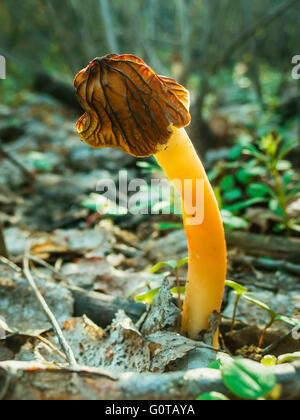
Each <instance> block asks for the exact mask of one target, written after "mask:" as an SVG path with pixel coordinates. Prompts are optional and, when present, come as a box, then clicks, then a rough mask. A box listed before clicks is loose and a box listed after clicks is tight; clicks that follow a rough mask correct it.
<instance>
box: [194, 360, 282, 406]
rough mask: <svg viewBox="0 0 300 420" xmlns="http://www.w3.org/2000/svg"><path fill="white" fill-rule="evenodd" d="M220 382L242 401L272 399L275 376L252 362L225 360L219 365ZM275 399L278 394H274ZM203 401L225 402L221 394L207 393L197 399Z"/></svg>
mask: <svg viewBox="0 0 300 420" xmlns="http://www.w3.org/2000/svg"><path fill="white" fill-rule="evenodd" d="M220 373H221V376H222V381H223V383H224V385H225V386H226V388H227V389H228V390H229V391H230V393H232V394H234V395H235V396H236V397H238V398H240V399H243V400H260V399H268V398H271V399H274V390H275V389H277V388H276V386H277V379H276V376H275V375H274V374H273V373H272V372H271V371H270V370H269V369H268V368H266V367H265V366H263V365H262V364H260V363H256V362H253V361H252V360H247V359H241V358H235V359H231V358H226V359H224V360H222V362H221V363H220ZM276 397H277V399H279V398H280V394H278V392H277V394H276ZM197 400H200V401H203V400H207V401H214V400H219V401H221V400H222V401H225V400H228V398H227V397H226V396H225V395H223V394H218V393H214V392H212V393H209V394H203V395H201V396H199V397H198V398H197Z"/></svg>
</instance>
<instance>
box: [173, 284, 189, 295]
mask: <svg viewBox="0 0 300 420" xmlns="http://www.w3.org/2000/svg"><path fill="white" fill-rule="evenodd" d="M179 289H180V294H181V295H184V294H185V291H186V288H185V286H182V287H179ZM171 293H173V294H174V295H177V294H178V289H177V287H173V288H172V289H171Z"/></svg>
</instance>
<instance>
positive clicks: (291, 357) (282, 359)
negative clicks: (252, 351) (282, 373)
mask: <svg viewBox="0 0 300 420" xmlns="http://www.w3.org/2000/svg"><path fill="white" fill-rule="evenodd" d="M295 360H300V352H296V353H288V354H283V355H281V356H279V357H278V364H279V365H282V364H284V363H288V362H294V361H295Z"/></svg>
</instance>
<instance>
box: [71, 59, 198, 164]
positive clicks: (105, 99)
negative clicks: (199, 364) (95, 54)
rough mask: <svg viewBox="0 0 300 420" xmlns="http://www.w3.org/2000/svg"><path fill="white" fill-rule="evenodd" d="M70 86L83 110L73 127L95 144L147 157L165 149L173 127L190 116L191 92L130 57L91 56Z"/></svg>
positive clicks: (82, 136) (181, 125)
mask: <svg viewBox="0 0 300 420" xmlns="http://www.w3.org/2000/svg"><path fill="white" fill-rule="evenodd" d="M74 87H75V89H76V91H77V97H78V100H79V102H80V104H81V106H82V108H83V109H84V110H85V114H84V115H83V116H82V117H81V118H79V120H78V122H77V125H76V128H77V131H78V133H79V135H80V138H81V139H82V140H83V141H85V142H86V143H87V144H88V145H90V146H91V147H94V148H102V147H114V148H119V149H121V150H122V151H124V152H126V153H129V154H130V155H133V156H136V157H147V156H151V155H153V154H155V153H157V152H159V151H161V150H162V149H164V148H165V147H166V145H167V143H168V141H169V139H170V137H171V136H172V133H173V129H172V127H173V126H174V127H176V128H181V127H185V126H187V125H188V124H189V123H190V120H191V117H190V114H189V105H190V96H189V92H188V91H187V90H186V89H185V88H184V87H182V86H181V85H179V84H178V83H177V82H176V81H175V80H173V79H170V78H168V77H164V76H158V75H157V74H155V72H154V71H153V70H152V69H151V68H150V67H149V66H147V64H145V63H144V61H142V60H141V59H140V58H137V57H135V56H133V55H117V54H110V55H107V56H105V57H100V58H95V59H94V60H93V61H92V62H91V63H90V64H89V65H88V66H87V67H86V68H84V69H83V70H81V71H80V72H79V73H78V74H77V76H76V77H75V79H74Z"/></svg>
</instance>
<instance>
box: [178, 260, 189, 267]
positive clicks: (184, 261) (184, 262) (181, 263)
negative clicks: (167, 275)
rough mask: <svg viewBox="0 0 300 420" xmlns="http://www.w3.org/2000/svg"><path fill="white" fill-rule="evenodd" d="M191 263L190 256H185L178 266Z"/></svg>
mask: <svg viewBox="0 0 300 420" xmlns="http://www.w3.org/2000/svg"><path fill="white" fill-rule="evenodd" d="M188 263H189V257H186V258H183V259H182V260H180V261H178V263H177V265H176V268H180V267H182V266H184V265H186V264H188Z"/></svg>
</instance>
